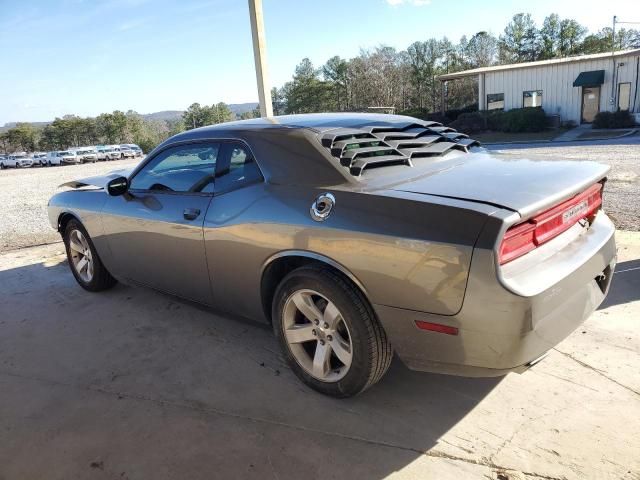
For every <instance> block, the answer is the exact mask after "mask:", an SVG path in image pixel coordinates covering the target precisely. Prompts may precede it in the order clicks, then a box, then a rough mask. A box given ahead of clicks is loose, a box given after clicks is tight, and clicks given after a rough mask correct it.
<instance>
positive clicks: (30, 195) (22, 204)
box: [0, 136, 640, 251]
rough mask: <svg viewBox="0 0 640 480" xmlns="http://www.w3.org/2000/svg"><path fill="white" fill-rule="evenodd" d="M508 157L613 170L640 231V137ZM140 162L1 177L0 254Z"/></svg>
mask: <svg viewBox="0 0 640 480" xmlns="http://www.w3.org/2000/svg"><path fill="white" fill-rule="evenodd" d="M490 148H491V149H492V150H496V151H500V152H501V153H504V154H505V155H509V156H521V157H526V158H532V159H547V158H561V159H570V160H594V161H598V162H602V163H606V164H608V165H611V167H612V169H611V173H610V175H609V181H608V182H607V185H606V188H605V196H604V208H605V210H606V211H607V213H608V214H609V215H610V216H611V218H612V219H613V220H614V222H615V224H616V226H617V227H618V228H619V229H622V230H633V231H638V230H640V136H634V137H627V138H624V139H620V140H612V141H598V142H579V143H573V144H537V145H517V146H515V145H511V146H506V145H503V146H500V145H495V146H491V147H490ZM139 161H140V159H136V160H118V161H113V162H99V163H95V164H86V165H75V166H67V167H52V168H29V169H17V170H16V169H11V170H3V171H1V172H0V205H2V210H3V213H2V221H1V223H0V251H4V250H10V249H14V248H20V247H26V246H31V245H40V244H43V243H50V242H55V241H58V240H59V239H60V237H59V235H58V234H57V232H55V231H54V230H53V229H52V228H51V227H50V225H49V220H48V218H47V202H48V200H49V198H50V197H51V195H53V194H54V193H55V192H56V190H57V188H58V185H60V184H61V183H64V182H67V181H69V180H73V179H76V178H83V177H88V176H92V175H100V174H103V173H107V172H110V171H112V170H117V169H120V168H130V167H132V166H134V165H135V164H136V163H138V162H139Z"/></svg>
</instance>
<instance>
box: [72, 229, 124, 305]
mask: <svg viewBox="0 0 640 480" xmlns="http://www.w3.org/2000/svg"><path fill="white" fill-rule="evenodd" d="M63 238H64V245H65V247H66V250H67V259H68V261H69V267H70V268H71V273H73V276H74V277H75V279H76V281H77V282H78V283H79V284H80V286H81V287H82V288H84V289H85V290H89V291H90V292H99V291H101V290H106V289H108V288H111V287H113V286H114V285H115V284H116V283H117V281H116V279H115V278H113V277H112V276H111V274H110V273H109V272H108V271H107V269H106V268H105V267H104V265H103V264H102V261H101V260H100V257H99V256H98V252H97V251H96V249H95V247H94V245H93V242H92V241H91V238H90V237H89V234H88V233H87V231H86V230H85V228H84V227H83V226H82V224H81V223H80V222H78V221H77V220H71V221H69V223H68V224H67V226H66V227H65V230H64V236H63Z"/></svg>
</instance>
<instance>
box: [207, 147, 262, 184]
mask: <svg viewBox="0 0 640 480" xmlns="http://www.w3.org/2000/svg"><path fill="white" fill-rule="evenodd" d="M221 150H222V153H221V155H220V160H219V162H218V167H217V173H216V192H226V191H229V190H235V189H236V188H239V187H241V186H242V185H246V184H249V183H254V182H256V181H259V180H262V174H261V173H260V169H259V168H258V165H257V164H256V161H255V160H254V158H253V156H252V155H251V152H250V151H249V149H248V148H247V147H246V146H244V145H243V144H241V143H235V142H234V143H224V144H222V147H221Z"/></svg>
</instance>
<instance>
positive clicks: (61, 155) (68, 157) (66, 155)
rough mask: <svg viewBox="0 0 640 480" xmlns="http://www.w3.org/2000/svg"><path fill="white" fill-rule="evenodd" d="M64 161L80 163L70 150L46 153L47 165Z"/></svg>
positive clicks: (60, 163)
mask: <svg viewBox="0 0 640 480" xmlns="http://www.w3.org/2000/svg"><path fill="white" fill-rule="evenodd" d="M65 163H66V164H73V163H75V164H77V163H80V160H79V159H78V156H77V155H76V154H75V153H74V152H72V151H70V150H59V151H55V152H49V153H47V165H49V166H51V165H62V164H65Z"/></svg>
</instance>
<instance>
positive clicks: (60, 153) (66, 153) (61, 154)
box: [58, 152, 73, 157]
mask: <svg viewBox="0 0 640 480" xmlns="http://www.w3.org/2000/svg"><path fill="white" fill-rule="evenodd" d="M69 155H73V153H71V152H58V156H59V157H67V156H69Z"/></svg>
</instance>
